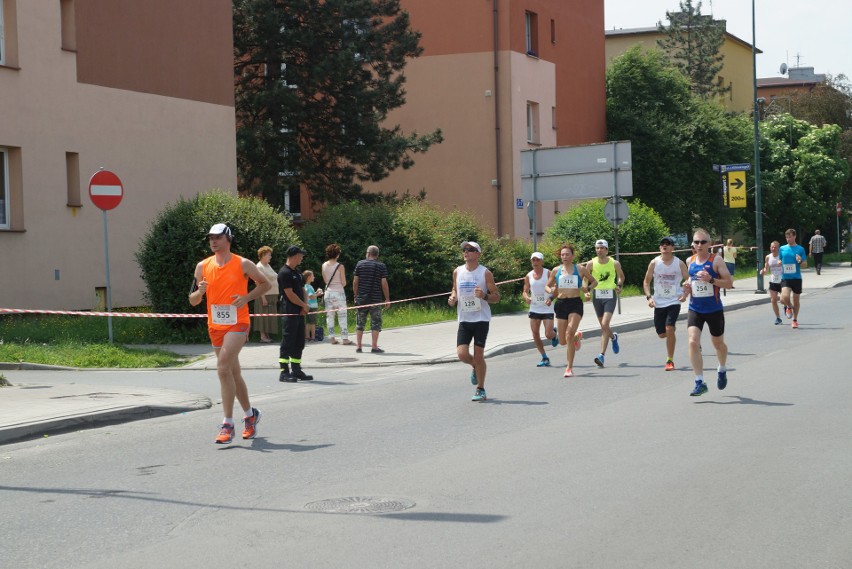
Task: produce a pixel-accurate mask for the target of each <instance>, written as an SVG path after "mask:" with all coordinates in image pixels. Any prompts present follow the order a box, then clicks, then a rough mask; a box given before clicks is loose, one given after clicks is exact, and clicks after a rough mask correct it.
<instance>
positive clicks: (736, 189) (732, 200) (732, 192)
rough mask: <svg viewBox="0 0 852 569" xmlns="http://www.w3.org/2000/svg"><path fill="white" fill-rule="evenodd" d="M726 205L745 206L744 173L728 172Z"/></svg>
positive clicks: (732, 206)
mask: <svg viewBox="0 0 852 569" xmlns="http://www.w3.org/2000/svg"><path fill="white" fill-rule="evenodd" d="M727 174H728V207H730V208H731V209H733V208H738V207H745V206H746V173H745V172H728V173H727Z"/></svg>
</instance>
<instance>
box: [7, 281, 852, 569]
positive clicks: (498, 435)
mask: <svg viewBox="0 0 852 569" xmlns="http://www.w3.org/2000/svg"><path fill="white" fill-rule="evenodd" d="M850 306H852V287H841V288H838V289H832V290H826V291H824V292H823V291H820V292H818V293H815V294H811V295H809V296H808V297H807V299H806V300H804V301H803V310H802V314H801V317H800V324H801V328H800V329H799V330H798V331H793V330H791V329H790V327H789V326H788V325H786V321H785V325H784V326H773V325H772V324H771V322H772V315H771V312H770V310H769V308H768V306H761V307H753V308H747V309H742V310H738V311H734V312H731V313H730V314H729V315H728V317H727V333H726V338H727V340H728V345H729V347H730V350H731V356H730V358H729V362H728V366H729V370H730V371H729V385H728V388H727V389H726V390H725V391H724V392H719V391H718V390H716V388H715V380H712V381H710V382H709V383H710V392H709V393H708V394H706V395H704V396H703V397H700V398H693V397H689V395H688V393H689V391H690V389H691V386H692V375H691V373H690V371H689V370H688V368H687V364H688V360H687V357H686V330H685V325H683V324H681V326H680V329H679V345H678V350H677V355H676V358H675V362H676V364H677V365H678V366H679V369H678V371H676V372H669V373H666V372H663V371H662V363H663V360H664V357H663V356H664V346H663V342H662V340H659V339H657V338H656V335H655V334H654V333H653V332H652V331H650V330H645V331H637V332H632V333H626V334H623V335H621V343H622V351H621V354H620V355H618V356H609V357H608V358H607V364H608V367H607V368H605V369H602V370H600V369H597V368H596V367H595V366H594V364H593V363H592V358H593V357H594V355H595V354H596V345H597V341H596V340H590V341H589V342H587V343H585V345H584V346H583V348H582V350H581V351H580V352H579V354H578V360H577V364H576V365H575V372H576V373H578V377H575V378H573V379H571V380H564V379H562V377H561V376H562V373H561V371H562V370H561V368H560V367H559V365H560V364H561V365H563V366H564V357H560V356H558V355H555V354H552V355H551V358H552V360H553V363H554V367H553V368H551V369H549V370H542V369H537V368H535V367H534V364H535V362H536V361H537V359H538V358H537V357H536V354H535V353H534V352H520V353H516V354H511V355H506V356H500V357H496V358H492V359H489V361H488V364H489V376H488V384H487V388H488V393H489V396H490V400H489V401H488V402H487V403H481V404H477V403H471V402H470V395H471V394H472V391H473V388H472V386H471V385H470V383H469V382H468V379H467V376H468V373H469V372H468V370H469V368H464V367H463V366H461V365H460V364H448V365H438V366H432V367H427V366H414V367H410V368H393V369H381V368H371V369H368V370H365V369H341V370H339V371H338V372H337V373H336V374H335V376H334V377H330V378H324V379H323V380H322V381H317V382H315V384H299V386H298V389H291V390H288V391H287V392H286V393H281V392H280V391H279V392H276V391H275V384H276V383H277V382H276V381H274V379H271V378H269V377H268V376H269V372H268V371H262V370H258V371H250V372H247V377H248V380H249V382H250V385H251V389H252V391H253V393H257V395H256V397H255V404H256V406H258V407H260V408H261V409H262V411H263V413H264V415H263V419H262V421H261V423H260V430H259V432H260V435H259V437H258V438H257V439H255V440H254V441H241V440H240V441H238V442H236V443H235V444H234V445H232V446H229V447H221V446H217V445H214V444H212V440H213V437H214V435H215V425H216V423H217V421H218V420H219V418H220V411H219V409H218V407H215V408H214V409H212V410H210V411H198V412H194V413H189V414H186V415H177V416H170V417H163V418H158V419H152V420H148V421H141V422H135V423H129V424H123V425H116V426H111V427H106V428H101V429H93V430H89V431H82V432H78V433H70V434H66V435H61V436H55V437H50V438H48V439H44V440H39V441H29V442H24V443H18V444H11V445H6V446H4V447H2V449H0V504H2V519H3V521H4V524H3V531H4V535H3V539H2V540H0V567H16V568H28V567H39V568H53V567H62V568H65V569H70V568H78V567H79V568H83V567H86V568H101V567H103V568H106V567H117V566H118V567H122V568H123V569H131V568H136V567H140V568H142V567H145V568H150V567H158V568H168V567H181V568H185V567H200V566H206V567H226V566H227V567H231V566H238V565H243V566H245V565H251V566H254V567H298V568H302V567H310V568H326V567H328V568H331V567H334V568H350V567H351V568H384V567H387V568H397V567H406V569H418V568H421V567H422V568H426V567H429V568H435V567H439V568H456V567H458V568H462V567H464V568H478V567H483V568H484V567H489V568H492V567H498V568H500V567H505V568H509V567H512V568H517V567H535V568H551V567H552V568H564V567H572V568H606V569H611V568H654V569H662V568H677V569H683V568H693V569H705V568H707V569H710V568H712V569H718V568H720V567H726V568H748V569H763V568H766V569H769V568H772V569H778V568H797V569H798V568H804V567H807V568H831V569H841V568H844V569H845V568H849V567H852V539H850V536H852V492H850V485H849V483H850V478H852V477H850V475H852V437H850V433H852V412H850V401H852V382H850V381H849V371H848V364H849V362H850V358H849V352H848V351H847V350H849V349H850V348H852V333H850V323H849V321H850V319H852V310H850ZM593 317H594V316H593V314H591V313H590V314H587V315H586V318H593ZM703 344H704V353H705V354H707V358H706V367H707V368H708V369H710V370H711V373H708V376H709V377H710V378H711V379H713V378H714V377H715V373H712V370H714V369H715V358H714V357H712V355H711V352H712V349H711V347H710V342H709V338H708V337H706V332H705V339H704V342H703ZM52 373H55V372H52ZM125 373H126V372H125ZM130 373H150V374H151V377H152V378H155V377H156V378H161V379H162V380H163V381H169V382H172V383H173V382H174V381H176V380H175V376H174V372H172V375H171V376H169V374H164V373H155V372H130ZM194 373H197V374H199V375H187V376H185V377H183V378H182V381H186V382H189V383H192V382H195V383H197V384H198V385H204V386H207V388H208V389H212V390H213V391H212V393H213V394H215V393H216V391H217V390H218V389H217V387H216V383H215V377H214V374H213V373H212V372H209V371H206V372H194ZM137 379H138V378H137ZM152 381H154V379H152ZM171 387H175V385H174V383H173V384H172V385H171ZM266 387H268V389H266ZM344 498H350V500H342V499H344ZM322 500H333V501H334V505H336V506H338V507H341V506H349V507H351V508H354V509H360V510H369V509H381V508H392V507H399V508H406V509H401V510H399V511H397V512H392V513H331V512H327V511H326V512H324V511H316V510H317V509H318V508H319V509H322V505H316V504H315V503H316V502H318V501H322ZM408 506H410V507H408Z"/></svg>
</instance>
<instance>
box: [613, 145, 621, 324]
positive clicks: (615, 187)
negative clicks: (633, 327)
mask: <svg viewBox="0 0 852 569" xmlns="http://www.w3.org/2000/svg"><path fill="white" fill-rule="evenodd" d="M615 144H616V143H615V142H613V143H612V192H613V195H614V200H613V201H615V204H616V210H617V208H618V202H619V201H620V200H621V198H619V197H618V164H617V163H616V157H615ZM614 230H615V261H616V262H617V263H620V262H621V260H620V257H619V254H618V216H616V217H615V224H614ZM617 279H618V273H616V280H617ZM622 284H623V283H622ZM617 296H618V298H617V299H616V306H617V307H618V314H619V315H620V314H621V295H620V294H619V295H617Z"/></svg>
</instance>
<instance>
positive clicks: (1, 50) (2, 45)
mask: <svg viewBox="0 0 852 569" xmlns="http://www.w3.org/2000/svg"><path fill="white" fill-rule="evenodd" d="M5 64H6V24H5V22H4V20H3V0H0V65H5Z"/></svg>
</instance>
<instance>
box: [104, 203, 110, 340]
mask: <svg viewBox="0 0 852 569" xmlns="http://www.w3.org/2000/svg"><path fill="white" fill-rule="evenodd" d="M102 211H103V214H104V256H105V258H106V301H107V313H110V314H107V327H108V328H109V343H110V344H112V314H111V313H112V287H111V286H110V284H109V237H108V234H109V233H108V231H107V213H106V210H102Z"/></svg>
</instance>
